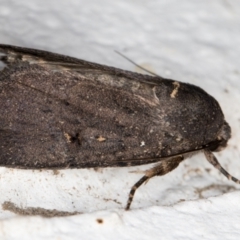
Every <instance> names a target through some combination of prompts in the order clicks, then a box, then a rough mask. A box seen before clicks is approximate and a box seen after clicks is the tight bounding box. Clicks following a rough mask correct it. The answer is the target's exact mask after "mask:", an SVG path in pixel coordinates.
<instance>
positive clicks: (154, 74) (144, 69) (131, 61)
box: [115, 50, 162, 78]
mask: <svg viewBox="0 0 240 240" xmlns="http://www.w3.org/2000/svg"><path fill="white" fill-rule="evenodd" d="M115 52H116V53H117V54H119V55H120V56H121V57H123V58H125V59H126V60H128V61H129V62H130V63H132V64H133V65H135V66H136V67H138V68H140V69H142V70H143V71H145V72H148V73H150V74H152V75H153V76H156V77H160V78H162V77H161V76H159V75H157V74H156V73H154V72H152V71H149V70H147V69H146V68H144V67H141V66H140V65H138V64H137V63H135V62H134V61H133V60H131V59H130V58H128V57H126V56H125V55H123V54H122V53H120V52H118V51H117V50H115Z"/></svg>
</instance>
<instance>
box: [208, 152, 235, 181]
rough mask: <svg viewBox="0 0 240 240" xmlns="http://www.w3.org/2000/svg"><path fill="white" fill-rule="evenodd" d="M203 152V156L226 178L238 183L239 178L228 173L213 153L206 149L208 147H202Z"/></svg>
mask: <svg viewBox="0 0 240 240" xmlns="http://www.w3.org/2000/svg"><path fill="white" fill-rule="evenodd" d="M204 154H205V157H206V158H207V160H208V161H209V162H210V163H211V164H212V165H213V166H214V167H215V168H217V169H218V170H219V171H220V172H221V173H222V174H223V175H224V176H225V177H226V178H228V179H229V180H231V181H233V182H235V183H238V184H240V180H239V179H237V178H235V177H233V176H232V175H231V174H229V173H228V172H227V171H226V170H225V169H224V168H223V167H222V166H221V165H220V163H219V162H218V160H217V158H216V157H215V156H214V155H213V153H212V152H211V151H210V150H208V149H204Z"/></svg>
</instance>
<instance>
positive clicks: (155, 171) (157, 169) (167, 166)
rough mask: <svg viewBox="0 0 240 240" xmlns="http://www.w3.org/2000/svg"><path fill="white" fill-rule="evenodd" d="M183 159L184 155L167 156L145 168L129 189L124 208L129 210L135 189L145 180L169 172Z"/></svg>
mask: <svg viewBox="0 0 240 240" xmlns="http://www.w3.org/2000/svg"><path fill="white" fill-rule="evenodd" d="M183 160H184V157H183V156H182V155H181V156H177V157H173V158H169V159H166V160H163V161H161V162H160V163H159V164H157V165H156V166H154V167H153V168H151V169H149V170H146V171H145V175H144V176H143V177H142V178H141V179H140V180H139V181H138V182H136V183H135V184H134V185H133V187H132V188H131V190H130V193H129V196H128V201H127V206H126V208H125V209H126V210H129V208H130V206H131V203H132V200H133V197H134V194H135V192H136V190H137V189H138V188H139V187H140V186H141V185H142V184H143V183H144V182H145V183H146V182H147V181H148V180H149V179H150V178H152V177H155V176H162V175H165V174H167V173H169V172H171V171H172V170H173V169H175V168H176V167H177V166H178V165H179V163H180V162H182V161H183Z"/></svg>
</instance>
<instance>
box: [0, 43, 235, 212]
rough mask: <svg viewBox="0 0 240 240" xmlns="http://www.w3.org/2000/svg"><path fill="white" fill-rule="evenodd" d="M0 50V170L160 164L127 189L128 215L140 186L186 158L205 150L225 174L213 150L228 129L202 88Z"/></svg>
mask: <svg viewBox="0 0 240 240" xmlns="http://www.w3.org/2000/svg"><path fill="white" fill-rule="evenodd" d="M0 52H2V53H4V54H5V55H4V56H3V57H2V58H1V59H2V61H3V62H4V63H5V64H6V67H5V68H4V70H2V72H0V73H1V75H0V101H2V107H1V108H0V125H1V126H2V127H1V128H2V129H1V128H0V142H1V143H0V145H1V149H4V150H1V151H0V166H7V167H16V168H27V169H38V168H47V169H53V168H57V169H61V168H90V167H123V166H135V165H142V164H149V163H154V162H159V163H158V164H157V165H156V166H155V167H154V168H152V169H150V170H149V171H146V174H145V177H143V178H142V180H141V181H139V182H138V183H137V184H136V186H134V187H133V188H132V190H131V192H130V197H129V201H128V205H127V209H129V207H130V204H131V200H132V197H133V194H134V192H135V190H136V188H137V187H139V186H140V185H141V184H142V183H143V182H145V181H146V180H148V179H149V178H151V177H153V176H157V175H164V174H166V173H168V172H170V171H171V170H173V169H174V168H176V167H177V166H178V164H179V163H180V162H181V161H183V160H184V159H185V156H186V155H188V153H194V152H199V151H203V152H204V153H205V156H206V158H207V159H208V161H209V162H210V163H212V164H213V165H214V164H215V167H217V168H218V169H222V168H220V167H219V166H220V165H219V163H218V162H217V160H216V158H215V157H214V156H213V154H212V151H218V150H221V148H224V147H225V146H226V144H227V141H228V139H229V138H230V135H231V129H230V127H229V125H228V124H227V122H226V121H225V118H224V115H223V113H222V110H221V108H220V106H219V104H218V103H217V101H216V100H215V99H214V98H213V97H211V96H210V95H209V94H207V93H206V92H205V91H204V90H202V89H201V88H199V87H197V86H194V85H191V84H187V83H183V82H178V81H175V80H171V79H164V78H162V77H159V76H148V75H142V74H138V73H133V72H130V71H125V70H121V69H117V68H114V67H108V66H104V65H100V64H95V63H91V62H87V61H84V60H79V59H76V58H71V57H68V56H64V55H60V54H54V53H50V52H46V51H41V50H35V49H27V48H21V47H15V46H10V45H3V44H0ZM6 109H7V110H6ZM36 156H37V157H36ZM34 157H36V158H37V159H35V160H33V159H34ZM220 171H221V170H220ZM222 173H223V171H222ZM227 174H228V173H225V174H224V175H225V176H227V177H229V176H230V175H227ZM229 178H230V177H229ZM232 180H234V179H232ZM236 182H238V180H236ZM134 189H135V190H134Z"/></svg>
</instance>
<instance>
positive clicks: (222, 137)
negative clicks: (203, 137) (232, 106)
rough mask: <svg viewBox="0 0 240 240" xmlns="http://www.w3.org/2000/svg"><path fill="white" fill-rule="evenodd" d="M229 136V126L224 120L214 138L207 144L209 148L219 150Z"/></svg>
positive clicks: (222, 147) (225, 144)
mask: <svg viewBox="0 0 240 240" xmlns="http://www.w3.org/2000/svg"><path fill="white" fill-rule="evenodd" d="M230 137H231V128H230V126H229V125H228V123H227V122H226V121H224V123H223V125H222V128H221V129H220V131H219V133H218V136H217V138H216V140H215V141H214V142H212V143H210V144H209V147H208V148H209V149H210V150H211V151H214V152H219V151H221V150H223V149H224V148H225V147H226V146H227V142H228V140H229V139H230Z"/></svg>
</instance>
